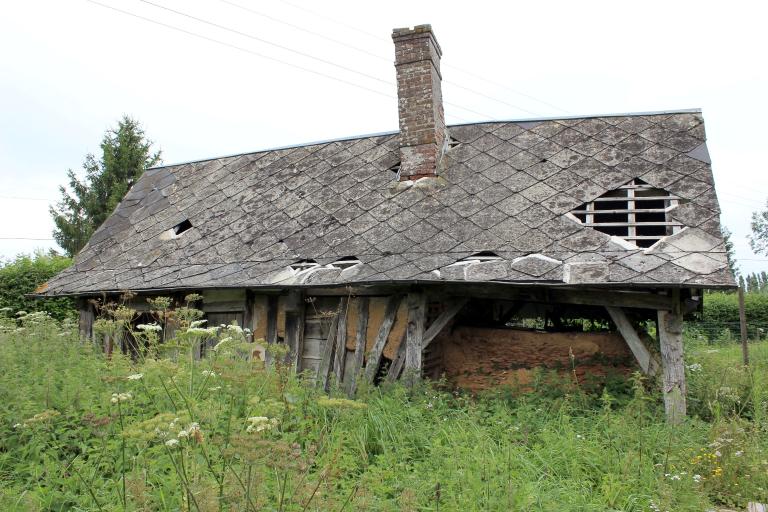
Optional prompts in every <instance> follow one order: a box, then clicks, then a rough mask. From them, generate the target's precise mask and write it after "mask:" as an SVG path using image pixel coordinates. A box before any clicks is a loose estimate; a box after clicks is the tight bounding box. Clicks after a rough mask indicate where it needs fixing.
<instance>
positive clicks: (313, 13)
mask: <svg viewBox="0 0 768 512" xmlns="http://www.w3.org/2000/svg"><path fill="white" fill-rule="evenodd" d="M279 1H280V2H281V3H283V4H286V5H289V6H291V7H293V8H294V9H298V10H300V11H304V12H306V13H308V14H311V15H312V16H315V17H317V18H320V19H324V20H327V21H330V22H331V23H334V24H336V25H339V26H341V27H344V28H347V29H349V30H353V31H355V32H358V33H360V34H364V35H366V36H368V37H370V38H372V39H376V40H378V41H387V39H386V38H384V37H382V36H381V35H378V34H374V33H372V32H368V31H366V30H363V29H361V28H360V27H356V26H354V25H351V24H349V23H345V22H343V21H339V20H337V19H335V18H332V17H330V16H326V15H324V14H321V13H319V12H317V11H313V10H312V9H307V8H306V7H303V6H301V5H296V4H294V3H293V2H288V1H287V0H279ZM379 58H381V57H379ZM442 66H443V67H447V68H450V69H455V70H456V71H459V72H461V73H464V74H466V75H468V76H471V77H472V78H475V79H477V80H482V81H483V82H486V83H489V84H492V85H495V86H497V87H501V88H502V89H505V90H507V91H509V92H511V93H514V94H517V95H519V96H523V97H524V98H528V99H529V100H532V101H535V102H538V103H541V104H542V105H546V106H548V107H550V108H553V109H555V110H559V111H560V112H563V113H565V114H570V113H571V112H570V111H568V110H566V109H564V108H562V107H558V106H557V105H554V104H553V103H550V102H548V101H545V100H542V99H540V98H537V97H536V96H533V95H531V94H527V93H524V92H522V91H518V90H516V89H513V88H511V87H509V86H508V85H506V84H504V83H501V82H498V81H496V80H490V79H488V78H485V77H483V76H481V75H478V74H477V73H475V72H473V71H467V70H465V69H462V68H460V67H458V66H454V65H451V64H442ZM446 83H449V84H452V85H455V86H459V87H462V88H465V89H467V90H469V91H472V92H478V91H474V90H473V89H469V88H467V87H465V86H461V85H460V84H457V83H454V82H448V81H446ZM480 94H481V95H483V94H482V93H480ZM487 97H490V96H487ZM492 99H493V98H492ZM515 108H518V109H520V110H522V111H523V112H528V113H531V112H530V111H529V110H525V109H522V108H520V107H515ZM534 115H538V114H534Z"/></svg>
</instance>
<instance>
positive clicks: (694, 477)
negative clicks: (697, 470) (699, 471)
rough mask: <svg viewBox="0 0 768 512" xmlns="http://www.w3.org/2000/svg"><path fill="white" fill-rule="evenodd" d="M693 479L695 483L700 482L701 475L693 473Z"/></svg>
mask: <svg viewBox="0 0 768 512" xmlns="http://www.w3.org/2000/svg"><path fill="white" fill-rule="evenodd" d="M693 481H694V482H696V483H697V484H698V483H699V482H701V475H693Z"/></svg>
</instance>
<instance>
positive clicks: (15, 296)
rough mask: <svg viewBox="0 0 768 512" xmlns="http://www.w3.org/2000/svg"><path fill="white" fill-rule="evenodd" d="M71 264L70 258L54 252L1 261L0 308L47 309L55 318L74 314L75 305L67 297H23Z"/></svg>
mask: <svg viewBox="0 0 768 512" xmlns="http://www.w3.org/2000/svg"><path fill="white" fill-rule="evenodd" d="M71 264H72V260H71V259H70V258H66V257H64V256H60V255H58V254H56V253H54V252H51V253H49V254H45V253H43V252H37V253H35V254H34V255H33V256H29V255H24V254H22V255H19V256H17V257H16V259H14V260H12V261H9V262H6V263H4V264H3V263H0V308H10V311H11V312H12V313H16V312H17V311H26V312H33V311H46V312H48V313H50V315H51V316H52V317H53V318H56V319H57V320H64V319H65V318H68V317H70V318H71V317H74V315H75V304H74V301H73V300H72V299H70V298H55V299H36V298H30V297H25V295H26V294H29V293H33V292H34V291H35V290H36V289H37V287H38V286H40V285H41V284H43V283H45V282H46V281H47V280H48V279H50V278H52V277H53V276H55V275H56V274H58V273H59V272H61V271H62V270H64V269H65V268H67V267H68V266H70V265H71Z"/></svg>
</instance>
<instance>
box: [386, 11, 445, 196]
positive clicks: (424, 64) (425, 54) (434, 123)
mask: <svg viewBox="0 0 768 512" xmlns="http://www.w3.org/2000/svg"><path fill="white" fill-rule="evenodd" d="M392 40H393V41H394V42H395V70H396V71H397V100H398V101H397V103H398V114H399V117H400V181H408V180H414V181H415V180H418V179H421V178H428V177H435V176H437V168H438V165H439V163H440V157H441V155H442V152H443V145H444V143H445V137H446V135H445V115H444V113H443V94H442V91H441V87H440V81H441V79H442V76H441V75H440V56H441V55H442V52H441V51H440V45H439V44H437V40H436V39H435V35H434V33H433V32H432V26H431V25H418V26H416V27H414V28H396V29H394V30H393V31H392Z"/></svg>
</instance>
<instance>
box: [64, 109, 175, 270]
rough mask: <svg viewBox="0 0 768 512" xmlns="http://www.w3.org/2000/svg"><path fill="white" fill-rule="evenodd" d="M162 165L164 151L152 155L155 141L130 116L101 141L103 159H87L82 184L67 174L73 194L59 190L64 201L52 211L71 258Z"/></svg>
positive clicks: (70, 171)
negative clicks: (151, 171) (135, 187)
mask: <svg viewBox="0 0 768 512" xmlns="http://www.w3.org/2000/svg"><path fill="white" fill-rule="evenodd" d="M159 162H161V159H160V151H157V152H152V141H150V140H148V139H147V138H146V137H145V136H144V130H142V129H141V126H140V125H139V123H138V122H137V121H135V120H134V119H131V118H130V117H128V116H123V118H122V119H121V120H120V121H119V122H118V124H117V128H112V129H109V130H107V132H106V133H105V134H104V138H103V139H102V141H101V159H99V160H97V159H96V157H95V156H94V155H92V154H89V155H87V156H86V157H85V162H84V163H83V170H84V171H85V176H84V179H83V180H82V181H81V180H80V179H79V178H78V177H77V176H76V175H75V172H74V171H73V170H72V169H70V170H69V171H68V172H67V177H68V178H69V191H67V189H66V188H65V187H59V190H60V191H61V195H62V200H61V201H60V202H59V203H58V204H57V205H56V207H51V209H50V212H51V216H52V217H53V221H54V222H55V223H56V230H54V232H53V237H54V238H55V239H56V241H57V242H58V244H59V246H61V247H62V248H63V249H64V250H65V251H66V252H67V254H68V255H69V256H74V255H75V254H77V253H78V252H79V251H80V249H82V248H83V246H84V245H85V244H86V243H87V242H88V239H89V238H90V237H91V235H92V234H93V232H94V231H96V229H97V228H98V227H99V226H100V225H101V224H102V222H104V221H105V220H106V219H107V217H109V215H110V214H111V213H112V211H113V210H114V209H115V207H116V206H117V205H118V203H119V202H120V201H121V200H122V199H123V196H125V194H126V192H128V189H129V188H130V186H131V185H132V184H133V183H134V182H135V181H136V180H137V179H138V178H139V177H140V176H141V175H142V174H143V173H144V171H145V170H146V169H148V168H150V167H152V166H154V165H156V164H158V163H159Z"/></svg>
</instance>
